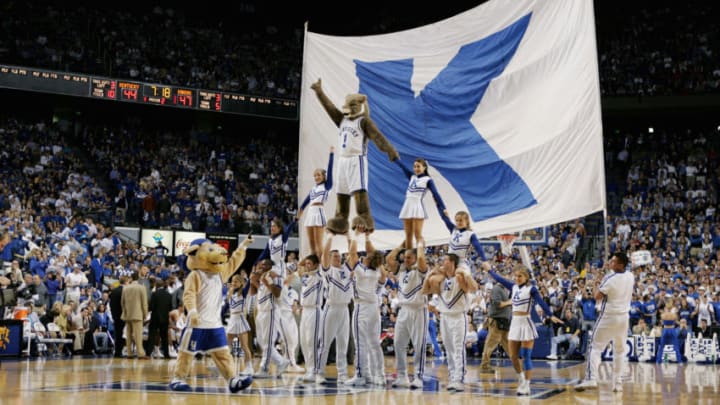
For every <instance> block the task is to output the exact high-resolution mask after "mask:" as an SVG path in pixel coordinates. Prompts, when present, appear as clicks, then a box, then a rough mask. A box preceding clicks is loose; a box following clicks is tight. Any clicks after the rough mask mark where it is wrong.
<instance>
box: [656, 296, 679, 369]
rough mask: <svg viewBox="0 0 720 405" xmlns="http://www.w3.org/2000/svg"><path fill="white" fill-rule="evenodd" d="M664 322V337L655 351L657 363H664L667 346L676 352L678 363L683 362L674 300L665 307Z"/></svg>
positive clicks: (662, 336) (662, 315)
mask: <svg viewBox="0 0 720 405" xmlns="http://www.w3.org/2000/svg"><path fill="white" fill-rule="evenodd" d="M660 319H661V320H662V335H661V336H660V343H659V344H658V346H657V349H656V350H655V351H656V353H655V362H656V363H658V364H660V363H662V361H663V354H664V352H665V345H666V344H671V345H672V346H673V349H674V350H675V357H676V358H677V362H678V363H682V362H683V357H682V353H680V341H679V340H678V330H677V324H678V314H677V312H675V307H674V306H673V303H672V300H671V301H668V303H667V305H665V310H664V311H663V313H662V314H661V315H660Z"/></svg>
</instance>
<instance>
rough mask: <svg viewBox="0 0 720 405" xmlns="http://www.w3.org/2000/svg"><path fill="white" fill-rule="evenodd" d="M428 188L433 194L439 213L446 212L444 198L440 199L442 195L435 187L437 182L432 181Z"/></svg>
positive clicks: (429, 182)
mask: <svg viewBox="0 0 720 405" xmlns="http://www.w3.org/2000/svg"><path fill="white" fill-rule="evenodd" d="M427 186H428V188H429V189H430V192H431V193H432V196H433V198H434V199H435V205H437V208H438V211H439V212H444V211H445V209H446V208H445V203H444V202H443V200H442V197H440V193H438V191H437V187H435V182H434V181H433V180H432V179H430V180H429V181H428V184H427Z"/></svg>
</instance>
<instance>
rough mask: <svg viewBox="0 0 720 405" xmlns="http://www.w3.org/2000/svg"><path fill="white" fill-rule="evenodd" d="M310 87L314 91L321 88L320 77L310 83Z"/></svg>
mask: <svg viewBox="0 0 720 405" xmlns="http://www.w3.org/2000/svg"><path fill="white" fill-rule="evenodd" d="M310 88H311V89H313V90H315V91H320V90H322V79H320V78H318V79H317V81H316V82H315V83H313V84H311V85H310Z"/></svg>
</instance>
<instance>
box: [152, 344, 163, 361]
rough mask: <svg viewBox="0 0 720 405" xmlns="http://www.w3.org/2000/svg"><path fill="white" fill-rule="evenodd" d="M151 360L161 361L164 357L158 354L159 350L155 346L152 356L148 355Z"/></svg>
mask: <svg viewBox="0 0 720 405" xmlns="http://www.w3.org/2000/svg"><path fill="white" fill-rule="evenodd" d="M150 357H152V358H153V359H161V358H163V357H165V356H163V354H162V353H160V348H159V347H157V346H155V350H153V352H152V354H151V355H150Z"/></svg>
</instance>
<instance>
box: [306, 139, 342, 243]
mask: <svg viewBox="0 0 720 405" xmlns="http://www.w3.org/2000/svg"><path fill="white" fill-rule="evenodd" d="M334 151H335V147H333V146H331V147H330V159H329V161H328V167H327V170H323V169H315V171H314V172H313V178H314V179H315V185H314V186H313V188H312V189H310V193H308V195H307V197H305V201H303V203H302V205H300V209H299V210H298V213H297V219H298V220H299V219H300V217H301V216H302V215H303V213H304V212H305V213H306V215H305V221H304V223H303V225H304V226H305V229H306V230H307V236H308V240H309V241H310V254H314V255H317V256H318V257H320V256H321V255H322V252H321V249H322V242H323V231H324V229H325V225H327V216H326V215H325V208H324V207H323V205H324V204H325V201H327V198H328V194H330V189H332V184H333V181H332V170H333V155H334V153H333V152H334ZM308 205H309V206H310V208H308V209H307V211H306V210H305V208H306V207H307V206H308Z"/></svg>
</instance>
